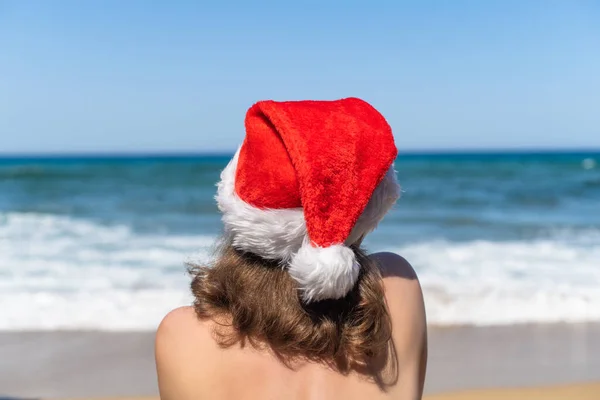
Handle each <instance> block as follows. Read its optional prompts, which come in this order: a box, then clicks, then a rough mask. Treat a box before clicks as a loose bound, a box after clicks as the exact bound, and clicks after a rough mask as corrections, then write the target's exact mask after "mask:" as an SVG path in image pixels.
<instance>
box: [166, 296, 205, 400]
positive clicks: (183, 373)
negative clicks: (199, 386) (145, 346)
mask: <svg viewBox="0 0 600 400" xmlns="http://www.w3.org/2000/svg"><path fill="white" fill-rule="evenodd" d="M210 337H211V331H210V329H209V326H208V324H207V323H205V322H203V321H200V320H199V319H198V318H197V317H196V313H195V311H194V309H193V308H192V307H180V308H177V309H175V310H173V311H171V312H170V313H168V314H167V315H166V316H165V317H164V318H163V320H162V322H161V323H160V325H159V327H158V330H157V331H156V341H155V358H156V369H157V375H158V386H159V391H160V394H161V399H184V398H189V396H188V395H187V394H185V391H186V390H189V389H188V388H187V386H189V383H186V382H194V381H195V380H196V381H197V380H198V379H197V378H195V376H197V375H200V376H202V373H203V372H204V371H202V370H201V369H202V368H203V366H205V365H210V360H211V357H213V356H212V355H211V354H212V349H211V344H212V343H213V341H212V340H210Z"/></svg>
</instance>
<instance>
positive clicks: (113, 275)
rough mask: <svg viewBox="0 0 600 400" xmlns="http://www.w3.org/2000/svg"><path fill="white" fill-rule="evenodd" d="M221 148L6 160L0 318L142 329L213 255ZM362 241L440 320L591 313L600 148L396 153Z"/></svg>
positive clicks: (595, 296)
mask: <svg viewBox="0 0 600 400" xmlns="http://www.w3.org/2000/svg"><path fill="white" fill-rule="evenodd" d="M229 158H230V155H226V156H221V155H206V156H200V155H199V156H110V157H109V156H107V157H100V156H96V157H58V156H56V157H23V158H18V157H11V158H0V330H54V329H94V330H97V329H99V330H150V329H154V328H156V326H157V324H158V323H159V321H160V320H161V318H162V316H163V315H164V314H166V313H167V312H168V311H169V310H170V309H172V308H174V307H177V306H178V305H182V304H188V303H189V302H190V301H191V296H190V295H189V293H188V283H189V277H188V276H187V275H186V269H185V265H184V261H185V260H186V259H188V258H189V257H193V258H194V259H199V260H209V259H210V257H211V254H212V251H213V246H214V243H215V240H216V239H217V238H218V237H219V235H220V233H221V224H220V216H219V214H218V212H217V208H216V205H215V201H214V199H213V196H214V194H215V183H216V182H217V180H218V177H219V173H220V170H221V169H222V168H223V167H224V166H225V164H226V163H227V161H228V159H229ZM396 169H397V170H398V177H399V180H400V183H401V185H402V188H403V193H402V198H401V199H400V200H399V202H398V204H397V205H396V207H395V208H394V209H393V211H392V212H391V213H390V214H389V215H388V216H387V218H386V219H385V220H384V221H383V222H382V223H381V224H380V226H379V228H378V229H377V230H376V231H375V232H373V233H372V234H371V235H370V236H369V237H367V239H366V241H365V245H366V247H367V249H368V250H370V251H381V250H386V251H394V252H398V253H400V254H402V255H403V256H404V257H406V258H407V259H408V260H409V261H410V262H411V263H412V264H413V266H414V267H415V269H416V271H417V273H418V274H419V277H420V280H421V284H422V287H423V291H424V296H425V302H426V308H427V318H428V322H429V323H430V324H433V325H457V324H474V325H497V324H515V323H544V322H567V323H574V322H583V321H600V153H598V152H596V153H585V152H580V153H540V154H526V153H507V154H501V153H493V154H492V153H490V154H484V153H468V154H457V153H456V154H441V153H440V154H401V155H400V156H399V157H398V160H397V161H396Z"/></svg>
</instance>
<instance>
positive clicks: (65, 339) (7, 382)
mask: <svg viewBox="0 0 600 400" xmlns="http://www.w3.org/2000/svg"><path fill="white" fill-rule="evenodd" d="M153 340H154V334H153V333H151V332H139V333H138V332H123V333H118V332H115V333H109V332H0V399H2V396H12V397H16V398H37V399H40V398H44V399H61V398H62V399H65V398H70V399H73V398H80V399H91V398H103V397H112V398H117V397H121V400H124V399H125V398H130V397H134V398H139V397H150V398H152V397H155V396H156V395H157V387H156V378H155V371H154V357H153ZM429 349H430V350H429V363H428V374H427V382H426V390H425V392H426V394H427V395H428V396H430V395H433V396H432V397H428V398H430V399H432V400H434V399H437V400H441V399H448V400H451V399H496V398H498V399H499V398H502V399H510V398H515V399H516V398H528V399H535V398H536V397H535V396H538V397H537V398H548V399H552V398H570V399H579V398H581V399H587V398H600V396H599V395H598V394H599V393H600V388H599V385H579V384H583V383H587V382H600V324H570V325H567V324H551V325H520V326H505V327H452V328H435V327H430V330H429ZM556 385H568V386H565V387H563V388H561V389H560V390H567V391H570V392H560V390H559V389H556V388H550V389H549V391H548V392H545V393H542V392H540V391H539V389H535V390H533V391H531V390H532V389H529V390H530V391H529V392H522V391H519V392H515V391H508V392H502V390H503V388H544V387H551V386H556ZM486 388H492V389H494V390H492V391H485V392H481V391H480V392H477V390H479V389H486ZM520 390H528V389H520ZM536 390H537V392H536ZM465 391H468V392H465ZM587 392H589V393H591V394H590V395H591V396H592V397H584V396H586V394H585V393H587ZM440 393H449V394H444V395H442V396H439V395H438V394H440ZM452 393H454V394H452ZM494 393H496V394H494ZM536 393H537V394H536ZM540 393H541V394H540ZM555 394H560V395H562V397H549V396H555ZM457 396H458V397H457ZM490 396H491V397H490ZM494 396H496V397H494ZM497 396H500V397H497ZM515 396H517V397H515ZM539 396H542V397H539Z"/></svg>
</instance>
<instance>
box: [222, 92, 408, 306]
mask: <svg viewBox="0 0 600 400" xmlns="http://www.w3.org/2000/svg"><path fill="white" fill-rule="evenodd" d="M396 154H397V150H396V146H395V145H394V138H393V136H392V131H391V128H390V126H389V125H388V123H387V122H386V121H385V119H384V118H383V116H382V115H381V114H380V113H379V112H378V111H377V110H375V109H374V108H373V107H372V106H371V105H369V104H368V103H366V102H364V101H362V100H360V99H357V98H347V99H342V100H335V101H288V102H275V101H261V102H258V103H256V104H255V105H254V106H252V107H251V108H250V109H249V110H248V113H247V115H246V138H245V140H244V142H243V144H242V146H241V147H240V148H239V149H238V151H237V152H236V154H235V156H234V157H233V159H232V160H231V162H230V163H229V165H227V167H226V168H225V169H224V170H223V172H222V174H221V182H220V183H219V184H218V193H217V196H216V199H217V203H218V205H219V209H220V210H221V212H222V213H223V222H224V225H225V231H226V232H227V233H228V234H229V235H230V236H231V237H232V244H233V246H234V247H235V248H236V249H239V250H241V251H247V252H251V253H254V254H257V255H259V256H261V257H263V258H265V259H269V260H280V261H281V262H282V265H284V266H285V267H286V268H287V269H288V272H289V273H290V275H291V276H292V277H293V278H294V279H295V280H296V282H297V283H298V288H299V289H300V295H301V297H302V299H303V300H304V301H305V302H311V301H318V300H323V299H338V298H341V297H344V296H345V295H346V294H347V293H348V292H349V291H350V290H351V289H352V287H353V286H354V284H355V283H356V280H357V279H358V274H359V270H360V265H359V264H358V263H357V261H356V259H355V256H354V252H353V251H352V249H350V248H349V247H348V246H349V245H351V244H353V243H355V242H356V241H358V240H359V239H360V238H361V237H362V236H364V235H365V234H367V233H368V232H370V231H372V230H373V229H375V227H376V226H377V224H378V222H379V221H380V220H381V219H382V218H383V216H384V215H385V214H386V213H387V211H388V210H389V209H390V208H391V207H392V205H393V204H394V203H395V201H396V200H397V198H398V196H399V186H398V183H397V181H396V175H395V172H394V169H393V162H394V159H395V158H396Z"/></svg>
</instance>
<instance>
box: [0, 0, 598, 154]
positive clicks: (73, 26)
mask: <svg viewBox="0 0 600 400" xmlns="http://www.w3.org/2000/svg"><path fill="white" fill-rule="evenodd" d="M205 3H213V4H205ZM217 3H218V4H217ZM599 4H600V3H598V2H594V1H577V0H572V1H551V0H548V1H542V0H540V1H535V0H531V1H498V2H493V1H452V2H449V1H442V0H439V1H412V2H404V1H388V2H381V1H360V2H357V1H343V2H335V1H310V2H286V1H279V2H260V1H255V2H230V1H221V2H215V1H213V2H202V1H189V2H188V1H168V2H167V1H163V2H158V1H156V2H149V1H148V2H147V1H134V0H130V1H86V2H84V1H60V0H56V1H52V2H50V1H20V0H12V1H11V0H0V152H2V153H9V152H18V153H37V152H82V151H83V152H160V151H166V152H173V151H184V152H203V151H230V150H232V149H234V148H235V147H236V145H237V144H238V143H239V142H240V141H241V140H242V138H243V133H244V132H243V119H244V114H245V111H246V109H247V108H248V107H249V106H250V105H251V104H252V103H253V102H255V101H256V100H260V99H276V100H292V99H334V98H340V97H346V96H358V97H361V98H363V99H365V100H367V101H369V102H371V103H372V104H373V105H374V106H375V107H376V108H378V109H379V110H380V111H381V112H382V113H383V114H384V115H385V117H386V118H387V119H388V121H389V122H390V124H391V125H392V128H393V130H394V133H395V136H396V141H397V144H398V147H399V148H400V150H422V149H435V150H439V149H453V150H456V149H459V150H461V149H476V148H486V149H527V148H564V147H571V148H583V149H585V148H590V147H595V148H600V5H599Z"/></svg>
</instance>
